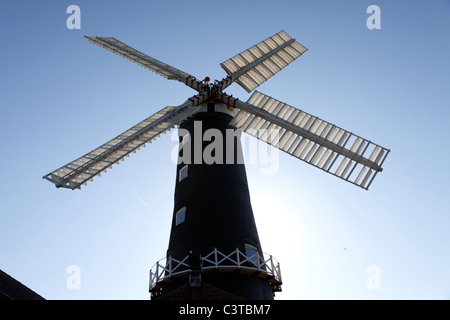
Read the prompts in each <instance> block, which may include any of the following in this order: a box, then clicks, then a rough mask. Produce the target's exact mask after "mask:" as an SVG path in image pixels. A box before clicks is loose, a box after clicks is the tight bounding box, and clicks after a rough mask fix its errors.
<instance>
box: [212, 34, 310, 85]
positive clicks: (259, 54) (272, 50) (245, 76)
mask: <svg viewBox="0 0 450 320" xmlns="http://www.w3.org/2000/svg"><path fill="white" fill-rule="evenodd" d="M306 50H308V49H306V48H305V47H304V46H302V45H301V44H300V43H298V42H296V41H295V39H292V38H291V37H290V36H289V35H288V34H287V33H286V32H284V31H280V32H278V33H276V34H274V35H273V36H271V37H269V38H267V39H266V40H263V41H261V42H260V43H258V44H256V45H254V46H253V47H251V48H249V49H247V50H245V51H243V52H241V53H239V54H237V55H235V56H234V57H233V58H231V59H228V60H227V61H225V62H223V63H221V64H220V65H221V67H222V68H223V69H224V70H225V71H226V72H227V74H228V75H229V78H231V79H230V81H228V82H227V85H229V84H231V83H232V82H234V81H236V82H237V83H238V84H239V85H240V86H242V87H243V88H244V89H245V90H246V91H247V92H251V91H252V90H254V89H255V88H257V87H258V86H260V85H261V84H262V83H264V82H265V81H267V80H268V79H269V78H270V77H272V76H273V75H275V74H276V73H277V72H279V71H280V70H281V69H283V68H284V67H286V66H287V65H288V64H290V63H291V62H292V61H294V60H295V59H297V58H298V57H300V56H301V55H302V54H303V53H304V52H305V51H306ZM224 87H225V84H224V85H223V87H222V89H224Z"/></svg>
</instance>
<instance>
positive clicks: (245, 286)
mask: <svg viewBox="0 0 450 320" xmlns="http://www.w3.org/2000/svg"><path fill="white" fill-rule="evenodd" d="M87 38H88V40H89V41H91V42H92V43H94V44H97V45H99V46H101V47H103V48H105V49H107V50H110V51H112V52H113V53H116V54H118V55H120V56H122V57H124V58H126V59H128V60H131V61H132V62H135V63H137V64H139V65H141V66H142V67H145V68H147V69H149V70H151V71H153V72H155V73H157V74H159V75H161V76H163V77H165V78H166V79H169V80H177V81H179V82H182V83H184V84H185V85H187V86H189V87H190V88H192V89H194V90H196V91H197V92H198V93H197V94H196V95H194V96H192V97H190V98H189V99H187V100H186V102H184V103H183V104H181V105H179V106H177V107H166V108H163V109H162V110H160V111H158V112H157V113H155V114H153V115H152V116H150V117H148V118H147V119H145V120H143V121H141V122H140V123H138V124H136V125H135V126H133V127H131V128H130V129H129V130H127V131H125V132H123V133H122V134H120V135H118V136H117V137H115V138H114V139H112V140H110V141H108V142H107V143H105V144H103V145H101V146H100V147H98V148H96V149H94V150H92V151H91V152H89V153H87V154H85V155H84V156H82V157H80V158H78V159H76V160H74V161H72V162H70V163H68V164H67V165H65V166H62V167H61V168H59V169H57V170H55V171H52V172H51V173H49V174H47V175H45V176H44V177H43V178H45V179H47V180H49V181H51V182H52V183H54V184H55V185H56V187H58V188H59V187H63V188H69V189H79V188H80V187H81V185H85V184H86V183H87V182H88V181H92V179H93V178H94V177H95V176H97V175H100V174H101V173H102V172H104V171H105V170H106V169H108V168H110V167H111V166H112V165H113V164H116V163H118V162H119V161H121V160H123V159H124V157H126V156H129V154H130V153H132V152H135V151H136V150H138V149H139V148H140V147H143V146H144V145H145V144H147V143H150V142H151V141H153V140H155V139H156V138H157V137H159V136H160V135H161V134H163V133H165V132H167V131H169V130H170V129H172V128H173V127H175V126H178V134H179V136H180V145H179V148H180V149H179V151H180V152H179V159H178V164H177V175H176V182H175V201H174V211H173V221H172V227H171V234H170V240H169V246H168V250H167V254H166V257H165V258H164V259H163V260H160V261H158V262H156V263H155V265H154V267H153V268H152V269H151V271H150V292H151V296H152V299H219V298H222V299H223V298H226V299H273V296H274V293H275V292H277V291H281V284H282V280H281V273H280V266H279V264H278V262H276V260H275V259H274V258H273V257H272V256H270V255H267V254H265V253H264V252H263V249H262V246H261V243H260V241H259V237H258V232H257V228H256V223H255V220H254V217H253V212H252V207H251V203H250V196H249V190H248V184H247V178H246V173H245V165H244V163H243V162H242V158H241V155H242V148H241V145H240V139H239V137H240V133H241V132H245V133H247V134H249V135H251V136H254V137H256V138H257V139H259V140H262V141H264V142H266V143H268V144H269V145H271V146H273V147H276V148H278V149H280V150H282V151H284V152H286V153H288V154H290V155H292V156H294V157H296V158H298V159H300V160H303V161H305V162H307V163H309V164H311V165H313V166H315V167H317V168H319V169H322V170H323V171H325V172H328V173H331V174H332V175H334V176H337V177H339V178H341V179H343V180H345V181H348V182H350V183H353V184H355V185H357V186H359V187H361V188H364V189H368V188H369V186H370V185H371V183H372V181H373V179H374V178H375V176H376V175H377V173H378V172H381V171H382V164H383V162H384V160H385V158H386V156H387V155H388V153H389V150H388V149H386V148H383V147H381V146H380V145H377V144H375V143H373V142H371V141H369V140H366V139H363V138H361V137H360V136H357V135H355V134H353V133H351V132H349V131H347V130H344V129H342V128H340V127H338V126H336V125H334V124H331V123H329V122H327V121H324V120H322V119H320V118H318V117H316V116H313V115H311V114H309V113H306V112H304V111H302V110H299V109H297V108H294V107H292V106H290V105H288V104H286V103H283V102H281V101H279V100H276V99H274V98H272V97H270V96H267V95H265V94H263V93H261V92H258V91H254V92H253V93H252V95H251V96H250V98H249V99H248V100H247V102H242V101H240V100H238V99H236V98H234V97H232V96H231V95H228V94H226V93H225V92H224V89H225V88H227V87H228V86H229V85H231V84H232V83H233V82H236V83H238V84H239V85H240V86H241V87H243V88H244V89H245V90H246V91H247V92H249V93H250V92H252V91H253V90H254V89H256V88H257V87H258V86H259V85H261V84H262V83H263V82H265V81H266V80H268V79H269V78H270V77H272V76H273V75H275V74H276V73H277V72H279V71H280V70H281V69H283V68H284V67H286V66H287V65H288V64H290V63H291V62H293V61H294V60H295V59H297V58H298V57H299V56H301V55H302V54H303V53H304V52H305V51H306V50H307V49H306V48H305V47H303V46H302V45H301V44H299V43H298V42H296V41H295V39H293V38H291V37H290V36H289V35H288V34H287V33H286V32H284V31H281V32H279V33H277V34H275V35H273V36H271V37H269V38H267V39H265V40H263V41H261V42H260V43H258V44H256V45H255V46H253V47H251V48H249V49H247V50H245V51H243V52H241V53H239V54H237V55H236V56H234V57H233V58H231V59H229V60H227V61H225V62H223V63H222V64H221V66H222V68H223V69H225V71H226V73H227V76H226V77H225V78H223V79H222V80H220V81H218V80H215V81H214V83H211V82H210V79H209V78H208V77H206V78H205V79H204V80H202V81H199V80H197V79H196V78H195V77H193V76H192V75H190V74H188V73H185V72H183V71H180V70H178V69H176V68H174V67H171V66H169V65H167V64H165V63H163V62H161V61H158V60H156V59H154V58H152V57H149V56H147V55H145V54H143V53H141V52H139V51H137V50H135V49H133V48H131V47H129V46H127V45H126V44H124V43H122V42H120V41H118V40H116V39H115V38H104V37H87ZM221 137H222V138H224V139H222V141H220V138H221Z"/></svg>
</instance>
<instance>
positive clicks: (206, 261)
mask: <svg viewBox="0 0 450 320" xmlns="http://www.w3.org/2000/svg"><path fill="white" fill-rule="evenodd" d="M189 257H190V255H189V254H188V255H186V256H185V257H184V258H183V259H181V260H178V259H175V258H173V257H172V256H169V257H168V258H163V259H161V260H159V261H157V262H156V263H155V264H154V265H153V267H152V268H151V269H150V288H149V291H150V292H152V291H153V289H154V288H155V287H156V286H157V285H158V284H160V283H162V282H164V281H165V280H168V279H170V278H172V277H176V276H182V275H184V274H189V273H190V272H192V271H193V270H191V268H190V264H189ZM208 270H211V271H214V270H215V271H219V272H220V271H224V272H226V271H233V270H240V271H241V272H246V271H247V272H254V273H255V274H257V275H258V276H260V277H264V278H267V279H270V280H271V283H273V284H274V285H275V286H277V288H278V289H279V287H280V285H281V283H282V281H281V271H280V264H279V263H278V262H277V261H276V260H275V259H274V258H273V257H272V256H271V255H267V254H264V253H260V252H258V251H254V253H253V254H252V255H247V254H246V253H245V252H242V251H241V250H240V249H239V248H236V249H235V250H233V251H232V252H231V253H223V252H221V251H219V250H218V249H217V248H214V250H212V251H211V252H210V253H208V254H206V255H204V256H202V257H201V269H200V271H201V272H206V271H208ZM277 291H279V290H277Z"/></svg>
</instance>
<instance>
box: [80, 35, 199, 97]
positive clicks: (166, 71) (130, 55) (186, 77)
mask: <svg viewBox="0 0 450 320" xmlns="http://www.w3.org/2000/svg"><path fill="white" fill-rule="evenodd" d="M86 38H87V39H88V40H89V41H90V42H92V43H94V44H96V45H98V46H100V47H103V48H105V49H107V50H109V51H111V52H113V53H115V54H118V55H119V56H122V57H124V58H125V59H128V60H130V61H132V62H134V63H137V64H138V65H140V66H141V67H144V68H146V69H148V70H150V71H153V72H155V73H157V74H159V75H160V76H162V77H164V78H166V79H168V80H178V81H180V82H182V83H184V84H186V85H188V86H190V87H191V88H193V89H196V90H199V91H203V86H202V84H201V82H200V81H197V80H196V79H195V77H194V76H192V75H190V74H188V73H186V72H184V71H181V70H179V69H177V68H174V67H172V66H170V65H168V64H166V63H164V62H161V61H159V60H157V59H155V58H152V57H150V56H148V55H146V54H144V53H142V52H140V51H138V50H136V49H133V48H132V47H130V46H128V45H126V44H125V43H123V42H121V41H119V40H117V39H116V38H112V37H86Z"/></svg>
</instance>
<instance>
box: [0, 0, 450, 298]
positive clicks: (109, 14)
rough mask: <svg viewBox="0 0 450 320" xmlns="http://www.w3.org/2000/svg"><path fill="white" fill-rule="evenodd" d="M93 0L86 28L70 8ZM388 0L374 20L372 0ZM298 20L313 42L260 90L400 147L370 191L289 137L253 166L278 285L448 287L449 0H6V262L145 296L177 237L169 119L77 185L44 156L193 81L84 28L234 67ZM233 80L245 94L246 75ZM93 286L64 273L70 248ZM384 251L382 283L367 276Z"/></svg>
mask: <svg viewBox="0 0 450 320" xmlns="http://www.w3.org/2000/svg"><path fill="white" fill-rule="evenodd" d="M71 4H75V5H78V6H79V7H80V8H81V30H76V29H74V30H69V29H68V28H67V27H66V20H67V18H68V17H69V14H67V13H66V9H67V7H68V6H69V5H71ZM370 5H378V6H379V7H380V9H381V29H378V30H377V29H375V30H369V29H368V28H367V26H366V20H367V19H368V18H369V16H370V14H367V13H366V9H367V7H368V6H370ZM280 30H285V31H286V32H287V33H288V34H289V35H291V36H292V37H293V38H296V40H297V41H298V42H300V43H301V44H303V45H304V46H306V47H307V48H308V49H309V50H308V51H307V52H306V53H305V54H304V55H303V56H302V57H300V58H299V59H298V60H296V61H295V62H294V63H292V64H291V65H290V66H288V67H287V68H286V69H284V70H283V71H281V72H280V73H278V74H277V75H276V76H275V77H273V78H272V79H270V80H269V81H267V82H266V83H264V84H263V85H262V86H260V87H259V88H258V90H259V91H261V92H263V93H265V94H268V95H270V96H273V97H275V98H277V99H279V100H281V101H284V102H286V103H289V104H290V105H293V106H295V107H297V108H301V109H304V110H305V111H307V112H309V113H312V114H314V115H317V116H319V117H321V118H323V119H325V120H327V121H329V122H332V123H335V124H336V125H339V126H341V127H343V128H345V129H347V130H349V131H353V132H355V133H356V134H359V135H361V136H362V137H364V138H367V139H371V140H372V141H374V142H376V143H379V144H381V145H383V146H384V147H387V148H390V149H391V153H390V155H389V156H388V158H387V160H386V162H385V165H384V171H383V172H382V173H381V174H379V175H378V176H377V178H376V179H375V181H374V183H373V184H372V186H371V189H370V191H365V190H362V189H360V188H358V187H355V186H353V185H351V184H349V183H346V182H344V181H342V180H340V179H337V178H335V177H333V176H331V175H329V174H326V173H324V172H322V171H321V170H317V169H316V168H314V167H312V166H309V165H307V164H305V163H304V162H302V161H299V160H297V159H295V158H293V157H291V156H289V155H287V154H284V153H283V154H281V153H280V154H279V168H278V170H277V171H276V173H275V174H273V175H265V174H262V173H261V167H262V166H263V165H262V164H249V165H248V166H247V174H248V180H249V185H250V192H251V198H252V204H253V209H254V214H255V218H256V222H257V226H258V230H259V233H260V238H261V242H262V246H263V250H264V251H265V252H267V253H269V254H272V255H273V256H274V257H275V258H276V259H277V260H278V261H279V262H280V264H281V270H282V277H283V283H284V284H283V292H281V293H279V294H277V296H276V298H277V299H449V298H450V258H449V252H450V233H449V232H448V230H449V225H450V205H449V195H450V192H449V191H450V190H449V186H448V182H449V178H450V176H449V171H448V161H449V160H448V159H449V158H450V152H449V148H448V145H449V142H448V137H449V133H450V130H449V129H448V128H449V127H448V120H449V115H450V113H449V107H450V105H449V101H450V60H449V56H450V38H449V30H450V1H443V0H433V1H427V2H425V1H418V0H415V1H380V0H370V1H366V0H352V1H324V0H320V1H293V0H292V1H286V0H279V1H262V0H258V1H246V0H244V1H243V0H240V1H236V0H231V1H197V0H192V1H127V2H125V1H82V0H75V1H44V2H42V1H41V2H37V1H20V0H16V1H12V0H6V1H2V2H1V4H0V40H1V46H2V50H0V58H1V59H0V61H2V63H1V72H0V83H1V86H0V96H1V104H0V132H1V137H2V138H3V141H2V146H1V150H2V151H1V152H2V156H1V157H0V170H1V171H0V172H1V181H0V195H1V196H0V197H1V198H0V199H1V201H0V214H1V220H0V221H1V222H0V223H1V230H2V231H1V233H0V269H2V270H3V271H5V272H6V273H8V274H10V275H11V276H13V277H15V278H16V279H18V280H19V281H21V282H23V283H24V284H26V285H27V286H29V287H30V288H32V289H33V290H35V291H36V292H38V293H39V294H41V295H42V296H44V297H45V298H47V299H148V298H149V294H148V279H149V269H150V268H151V266H152V265H153V264H154V263H155V262H156V261H157V260H159V259H161V258H163V257H164V256H165V251H166V249H167V245H168V238H169V231H170V223H171V216H172V210H173V191H174V185H175V177H176V171H175V165H174V164H173V163H172V160H171V151H172V149H173V147H174V146H175V142H174V141H172V140H171V133H169V134H166V135H164V136H163V137H162V138H160V139H158V140H157V141H155V142H154V143H152V144H150V145H148V146H147V147H146V148H144V149H142V150H141V151H139V152H137V153H136V154H133V155H132V157H130V158H127V159H126V160H125V161H124V162H122V163H121V164H120V165H117V166H115V167H114V168H113V170H109V171H108V172H107V173H106V174H103V175H102V177H100V178H97V179H95V180H94V183H90V184H88V186H87V187H84V188H83V189H82V190H75V191H71V190H67V189H56V188H55V187H54V186H53V185H52V184H51V183H49V182H48V181H46V180H43V179H42V176H43V175H44V174H47V173H48V172H50V171H52V170H54V169H56V168H58V167H60V166H61V165H64V164H66V163H68V162H70V161H72V160H74V159H76V158H78V157H79V156H81V155H83V154H85V153H86V152H88V151H90V150H92V149H94V148H96V147H98V146H99V145H101V144H103V143H104V142H106V141H108V140H109V139H111V138H113V137H115V136H116V135H117V134H119V133H121V132H123V131H125V130H126V129H128V128H129V127H131V126H133V125H134V124H136V123H137V122H139V121H141V120H142V119H144V118H146V117H148V116H150V115H151V114H153V113H154V112H156V111H158V110H160V109H161V108H163V107H165V106H170V105H179V104H181V103H182V102H184V101H185V99H186V98H188V97H189V96H191V95H193V94H194V93H195V92H194V91H192V90H191V89H189V88H187V87H185V86H183V85H182V84H179V83H176V82H173V81H167V80H165V79H164V78H162V77H160V76H158V75H156V74H153V73H151V72H150V71H148V70H146V69H143V68H141V67H139V66H137V65H136V64H133V63H131V62H129V61H127V60H125V59H123V58H121V57H119V56H117V55H114V54H112V53H110V52H108V51H106V50H104V49H102V48H99V47H97V46H95V45H93V44H91V43H89V42H88V41H87V40H86V39H85V38H84V37H83V36H84V35H89V36H113V37H116V38H118V39H119V40H121V41H123V42H125V43H126V44H128V45H130V46H132V47H134V48H136V49H137V50H140V51H142V52H144V53H146V54H148V55H150V56H152V57H155V58H157V59H159V60H162V61H164V62H166V63H168V64H170V65H172V66H174V67H177V68H179V69H181V70H183V71H186V72H188V73H191V74H193V75H195V76H196V77H197V78H203V77H205V76H209V77H211V78H212V79H221V78H222V77H223V76H224V75H225V72H224V71H223V70H222V69H221V68H220V66H219V63H221V62H223V61H225V60H227V59H228V58H230V57H232V56H234V55H235V54H237V53H238V52H240V51H242V50H244V49H246V48H248V47H250V46H252V45H254V44H256V43H257V42H259V41H261V40H263V39H265V38H267V37H268V36H271V35H273V34H274V33H276V32H278V31H280ZM226 91H227V93H230V94H233V95H234V96H236V97H238V98H240V99H241V100H244V101H245V100H247V98H248V96H249V94H247V93H246V92H245V91H244V90H243V89H242V88H240V87H239V86H238V85H236V84H234V85H233V86H232V87H230V88H228V89H227V90H226ZM72 265H75V266H78V267H79V268H80V271H81V278H80V279H81V288H80V289H69V288H67V286H66V280H67V278H68V277H69V274H67V273H66V270H67V268H68V267H69V266H72ZM371 266H375V268H376V270H377V272H378V273H377V275H378V277H379V278H378V279H380V286H379V287H378V288H376V289H371V288H370V286H368V285H367V280H368V279H369V278H370V277H371V276H372V275H373V274H370V273H368V270H369V271H370V270H373V269H371V268H373V267H371Z"/></svg>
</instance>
